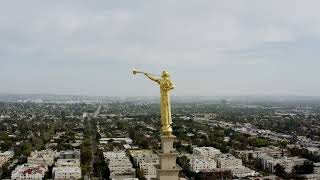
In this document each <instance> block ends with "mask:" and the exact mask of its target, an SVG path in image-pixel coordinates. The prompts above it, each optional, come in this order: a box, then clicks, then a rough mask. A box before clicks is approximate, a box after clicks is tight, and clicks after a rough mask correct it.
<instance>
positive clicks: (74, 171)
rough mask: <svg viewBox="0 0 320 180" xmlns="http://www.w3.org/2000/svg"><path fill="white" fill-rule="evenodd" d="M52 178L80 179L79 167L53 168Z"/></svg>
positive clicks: (56, 179)
mask: <svg viewBox="0 0 320 180" xmlns="http://www.w3.org/2000/svg"><path fill="white" fill-rule="evenodd" d="M52 174H53V178H54V179H55V180H58V179H59V180H60V179H80V178H81V169H80V167H54V168H53V169H52Z"/></svg>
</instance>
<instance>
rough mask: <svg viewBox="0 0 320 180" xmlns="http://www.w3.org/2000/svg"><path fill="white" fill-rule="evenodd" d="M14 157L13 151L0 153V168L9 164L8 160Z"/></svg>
mask: <svg viewBox="0 0 320 180" xmlns="http://www.w3.org/2000/svg"><path fill="white" fill-rule="evenodd" d="M13 156H14V152H13V151H5V152H3V153H0V168H1V167H2V166H3V165H4V164H5V163H7V162H9V160H10V159H11V158H13Z"/></svg>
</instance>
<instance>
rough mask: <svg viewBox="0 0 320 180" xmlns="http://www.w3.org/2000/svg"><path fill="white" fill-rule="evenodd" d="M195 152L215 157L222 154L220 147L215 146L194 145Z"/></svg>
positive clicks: (195, 153) (198, 154)
mask: <svg viewBox="0 0 320 180" xmlns="http://www.w3.org/2000/svg"><path fill="white" fill-rule="evenodd" d="M193 154H194V155H197V156H203V157H209V158H215V157H216V156H217V155H219V154H221V152H220V150H219V149H216V148H214V147H194V148H193Z"/></svg>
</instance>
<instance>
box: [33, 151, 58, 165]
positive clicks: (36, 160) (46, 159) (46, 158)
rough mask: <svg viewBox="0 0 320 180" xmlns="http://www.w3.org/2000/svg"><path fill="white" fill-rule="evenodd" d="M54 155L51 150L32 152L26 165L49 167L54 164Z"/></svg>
mask: <svg viewBox="0 0 320 180" xmlns="http://www.w3.org/2000/svg"><path fill="white" fill-rule="evenodd" d="M54 155H55V152H54V151H52V150H43V151H32V152H31V154H30V156H29V157H28V163H31V164H44V165H46V166H51V165H52V164H53V163H54Z"/></svg>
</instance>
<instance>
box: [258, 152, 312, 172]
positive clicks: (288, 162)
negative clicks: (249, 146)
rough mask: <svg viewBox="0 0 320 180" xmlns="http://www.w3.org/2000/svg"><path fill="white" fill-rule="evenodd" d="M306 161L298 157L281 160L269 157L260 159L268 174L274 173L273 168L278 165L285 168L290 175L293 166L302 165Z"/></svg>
mask: <svg viewBox="0 0 320 180" xmlns="http://www.w3.org/2000/svg"><path fill="white" fill-rule="evenodd" d="M305 161H307V159H304V158H299V157H289V158H288V157H282V158H274V157H271V156H269V155H266V156H263V157H261V163H262V166H263V168H264V169H265V170H268V171H269V172H272V173H273V172H274V167H275V166H276V165H277V164H279V165H281V166H282V167H284V168H285V171H286V172H287V173H290V172H291V171H292V169H293V167H294V166H297V165H302V164H303V163H304V162H305Z"/></svg>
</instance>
